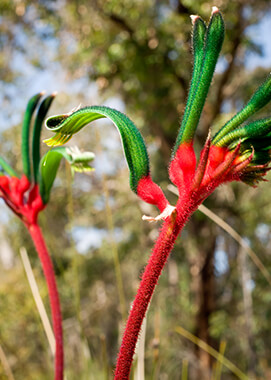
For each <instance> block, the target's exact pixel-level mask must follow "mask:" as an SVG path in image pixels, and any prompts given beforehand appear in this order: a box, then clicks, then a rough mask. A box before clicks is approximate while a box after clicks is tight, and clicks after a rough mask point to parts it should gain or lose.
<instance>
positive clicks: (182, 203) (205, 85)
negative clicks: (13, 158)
mask: <svg viewBox="0 0 271 380" xmlns="http://www.w3.org/2000/svg"><path fill="white" fill-rule="evenodd" d="M192 23H193V35H192V44H193V55H194V69H193V75H192V80H191V87H190V91H189V95H188V100H187V105H186V108H185V112H184V116H183V120H182V123H181V127H180V130H179V133H178V136H177V140H176V144H175V146H174V149H173V153H172V159H171V162H170V165H169V177H170V179H171V181H172V182H173V183H174V184H175V185H176V186H177V187H178V190H179V199H178V201H177V204H176V206H175V207H173V206H170V205H169V203H168V201H167V199H166V197H165V195H164V193H163V192H162V190H161V188H160V187H159V186H158V185H156V184H155V183H154V182H153V181H152V179H151V174H150V169H149V160H148V154H147V150H146V147H145V143H144V140H143V138H142V136H141V134H140V132H139V131H138V130H137V128H136V127H135V125H134V124H133V123H132V122H131V121H130V119H128V118H127V117H126V116H125V115H123V114H122V113H120V112H119V111H116V110H113V109H110V108H107V107H99V106H92V107H86V108H83V109H79V110H77V111H75V112H73V113H70V114H64V115H58V116H53V117H50V118H48V119H47V121H46V125H47V128H49V129H50V130H51V131H52V132H55V135H54V136H53V137H52V138H50V139H48V140H46V142H47V144H48V145H50V146H54V145H62V144H64V143H65V142H66V141H68V140H69V139H70V138H71V137H72V136H73V134H75V133H77V132H78V131H79V130H80V129H82V128H83V127H84V126H85V125H87V124H89V123H90V122H91V121H93V120H97V119H100V118H103V117H107V118H109V119H110V120H111V121H112V122H113V123H114V124H115V126H116V127H117V128H118V130H119V132H120V136H121V139H122V143H123V149H124V153H125V157H126V160H127V163H128V167H129V170H130V185H131V189H132V190H133V191H134V192H135V193H136V194H137V195H138V196H139V197H140V198H141V199H143V200H144V201H145V202H148V203H151V204H154V205H156V206H157V207H158V209H159V210H160V212H161V215H160V216H159V217H157V218H150V217H145V219H147V220H151V221H152V220H159V219H163V220H164V224H163V226H162V228H161V231H160V235H159V237H158V239H157V241H156V243H155V246H154V248H153V251H152V253H151V256H150V259H149V261H148V264H147V266H146V268H145V271H144V274H143V276H142V279H141V282H140V285H139V289H138V291H137V294H136V297H135V299H134V301H133V305H132V308H131V311H130V314H129V317H128V321H127V324H126V328H125V331H124V334H123V338H122V343H121V347H120V351H119V355H118V359H117V365H116V370H115V380H125V379H128V378H129V374H130V370H131V365H132V360H133V355H134V351H135V346H136V342H137V339H138V336H139V333H140V329H141V325H142V321H143V319H144V316H145V314H146V310H147V308H148V305H149V303H150V300H151V298H152V294H153V292H154V289H155V286H156V284H157V282H158V279H159V276H160V274H161V272H162V270H163V268H164V266H165V264H166V262H167V259H168V257H169V254H170V252H171V250H172V248H173V246H174V243H175V240H176V239H177V237H178V236H179V235H180V232H181V230H182V228H183V226H184V225H185V223H186V222H187V220H188V219H189V217H190V216H191V214H192V213H193V212H194V211H195V210H196V209H197V207H198V206H199V205H200V204H201V203H202V202H203V201H204V199H206V197H208V196H209V195H210V194H211V193H212V192H213V191H214V190H215V188H217V187H218V186H219V185H221V184H223V183H225V182H231V181H242V182H245V183H247V184H249V185H252V186H255V185H256V184H257V183H258V182H259V181H262V180H264V176H265V175H266V173H267V171H268V170H269V164H270V161H271V158H270V149H271V118H270V117H269V118H266V119H261V120H257V121H253V122H250V123H248V124H243V123H244V122H245V121H246V120H247V119H248V118H249V117H250V116H252V115H253V114H255V113H256V112H257V111H259V110H260V109H261V108H262V107H264V106H265V105H266V104H267V103H268V102H269V101H270V100H271V76H269V77H268V78H267V79H266V81H265V82H264V83H263V84H262V85H261V86H260V87H259V88H258V90H257V91H256V92H255V94H254V95H253V96H252V97H251V99H250V101H249V102H248V104H247V105H245V106H244V108H243V109H242V110H241V111H240V112H238V113H237V114H236V115H235V116H234V117H233V118H232V119H231V120H229V121H228V122H227V123H226V124H225V126H222V127H221V129H220V130H219V131H218V133H217V134H216V135H215V136H214V137H211V134H210V133H209V135H208V137H207V140H206V143H205V145H204V147H203V149H202V151H201V153H200V157H199V159H197V157H196V154H195V151H194V134H195V131H196V128H197V126H198V123H199V120H200V116H201V113H202V109H203V106H204V103H205V99H206V97H207V94H208V90H209V87H210V84H211V81H212V77H213V73H214V70H215V66H216V63H217V60H218V56H219V52H220V49H221V47H222V43H223V39H224V21H223V18H222V15H221V13H220V12H219V10H218V9H217V8H216V7H213V11H212V15H211V19H210V21H209V23H208V25H206V24H205V22H204V21H203V20H202V19H201V18H200V17H199V16H192Z"/></svg>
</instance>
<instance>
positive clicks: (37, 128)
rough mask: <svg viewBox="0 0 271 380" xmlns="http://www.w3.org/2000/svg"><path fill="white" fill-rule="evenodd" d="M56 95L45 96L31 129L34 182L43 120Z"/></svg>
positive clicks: (36, 173)
mask: <svg viewBox="0 0 271 380" xmlns="http://www.w3.org/2000/svg"><path fill="white" fill-rule="evenodd" d="M55 95H56V94H52V95H49V96H47V97H46V98H45V99H44V100H43V101H42V103H41V104H40V106H39V109H38V113H37V116H36V119H35V123H34V128H33V140H32V160H33V175H34V182H35V183H37V181H38V173H39V163H40V134H41V128H42V123H43V121H44V118H45V116H46V114H47V112H48V110H49V108H50V106H51V104H52V101H53V100H54V98H55Z"/></svg>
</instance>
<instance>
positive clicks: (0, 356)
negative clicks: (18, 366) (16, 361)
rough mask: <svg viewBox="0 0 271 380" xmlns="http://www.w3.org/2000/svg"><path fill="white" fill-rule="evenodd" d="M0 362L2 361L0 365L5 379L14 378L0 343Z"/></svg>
mask: <svg viewBox="0 0 271 380" xmlns="http://www.w3.org/2000/svg"><path fill="white" fill-rule="evenodd" d="M0 362H1V363H2V366H3V369H4V371H5V374H6V377H7V379H8V380H15V378H14V376H13V373H12V370H11V368H10V365H9V362H8V359H7V357H6V354H5V352H4V350H3V348H2V346H1V345H0Z"/></svg>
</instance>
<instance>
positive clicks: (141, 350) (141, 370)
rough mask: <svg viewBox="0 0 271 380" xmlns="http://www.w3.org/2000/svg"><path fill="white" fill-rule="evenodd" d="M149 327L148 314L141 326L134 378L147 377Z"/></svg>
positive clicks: (137, 379) (138, 379) (139, 379)
mask: <svg viewBox="0 0 271 380" xmlns="http://www.w3.org/2000/svg"><path fill="white" fill-rule="evenodd" d="M146 329H147V314H146V316H145V318H144V321H143V323H142V328H141V334H140V337H139V339H138V342H137V347H136V353H137V365H136V369H135V376H134V380H144V379H145V366H144V360H145V337H146Z"/></svg>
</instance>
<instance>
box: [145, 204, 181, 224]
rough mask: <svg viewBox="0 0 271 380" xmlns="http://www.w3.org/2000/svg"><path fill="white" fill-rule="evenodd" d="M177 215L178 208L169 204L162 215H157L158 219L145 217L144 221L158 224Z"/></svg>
mask: <svg viewBox="0 0 271 380" xmlns="http://www.w3.org/2000/svg"><path fill="white" fill-rule="evenodd" d="M175 213H176V207H175V206H171V205H170V204H168V205H167V206H166V208H165V209H164V211H163V212H162V213H161V214H159V215H157V216H156V217H152V216H147V215H143V216H142V220H147V221H148V222H151V223H152V222H158V221H159V220H166V219H167V218H168V217H171V216H173V215H174V214H175Z"/></svg>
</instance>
